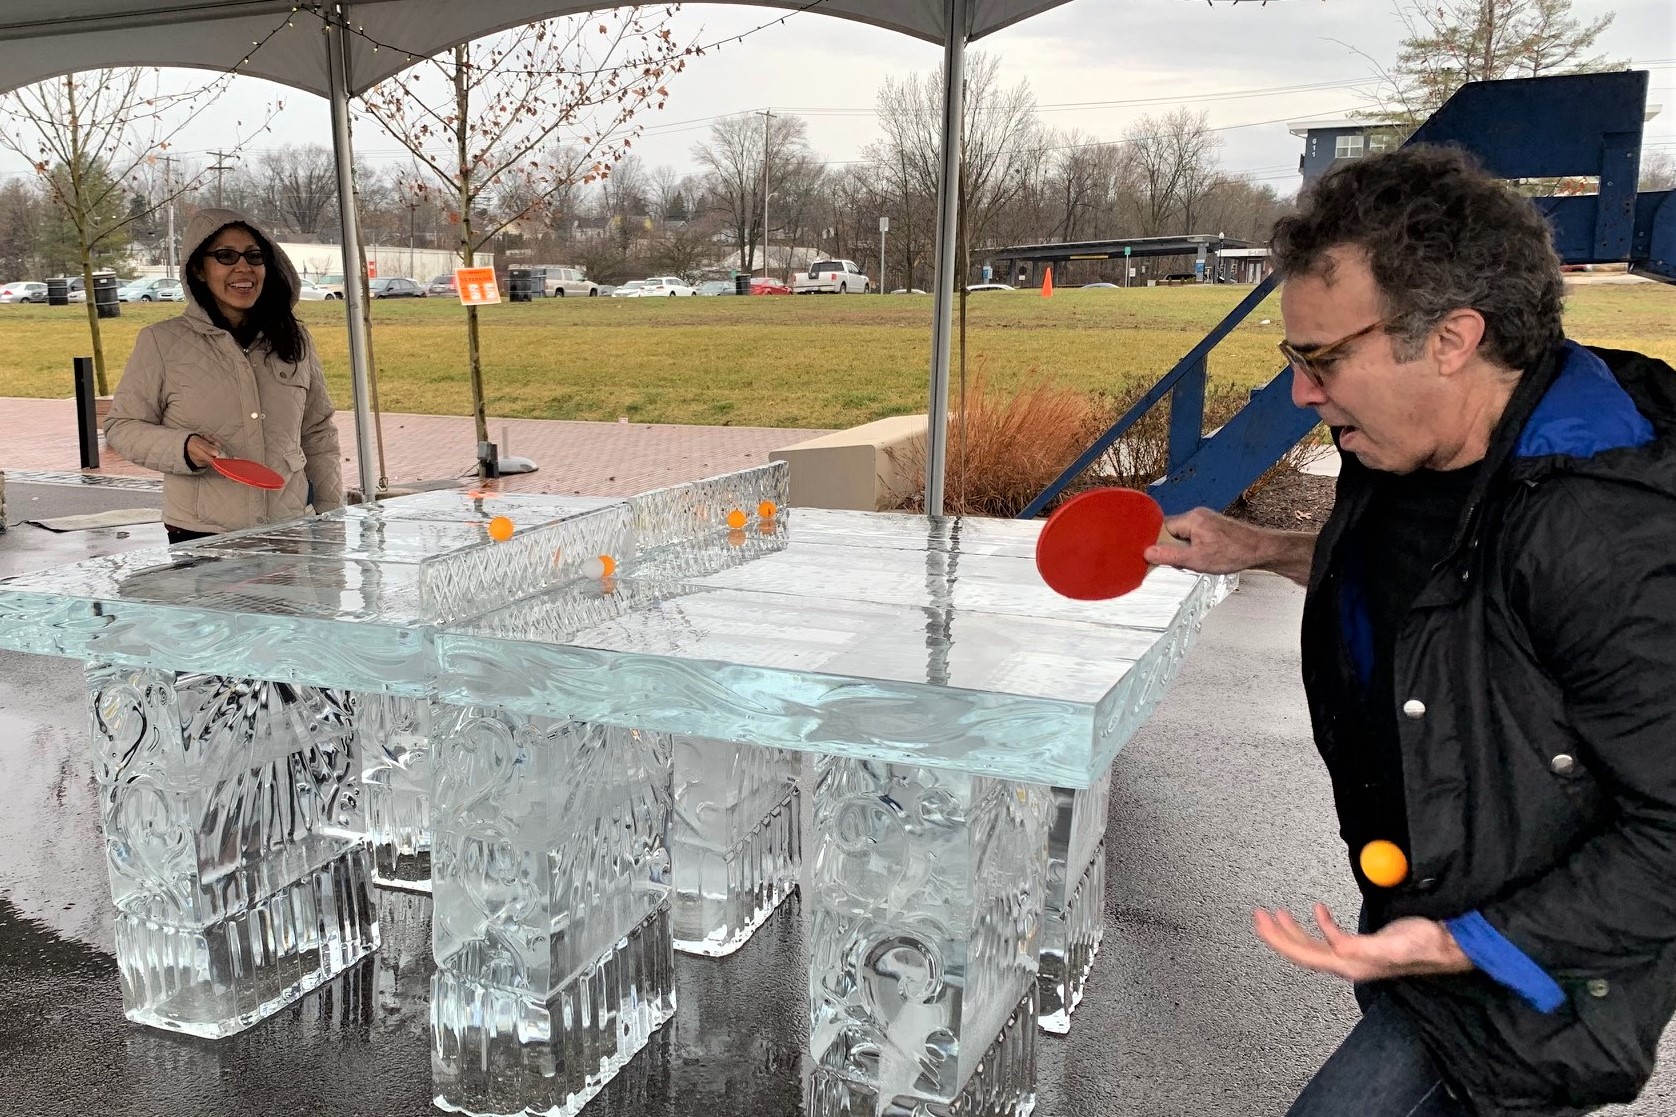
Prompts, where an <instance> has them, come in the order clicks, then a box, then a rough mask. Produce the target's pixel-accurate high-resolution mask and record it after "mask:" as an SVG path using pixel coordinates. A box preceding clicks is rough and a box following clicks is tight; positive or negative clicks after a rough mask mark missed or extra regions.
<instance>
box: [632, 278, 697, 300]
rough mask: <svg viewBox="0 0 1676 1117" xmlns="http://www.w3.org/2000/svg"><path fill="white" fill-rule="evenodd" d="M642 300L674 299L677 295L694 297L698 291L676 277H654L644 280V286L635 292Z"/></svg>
mask: <svg viewBox="0 0 1676 1117" xmlns="http://www.w3.org/2000/svg"><path fill="white" fill-rule="evenodd" d="M637 294H638V296H639V297H640V298H643V299H652V298H663V297H665V296H668V297H669V298H675V297H676V296H677V295H680V296H683V297H684V296H687V295H696V294H698V291H697V290H696V289H694V288H693V287H691V286H689V285H688V283H687V281H686V280H684V279H682V278H681V277H680V276H678V275H654V276H652V277H651V278H650V279H648V280H646V285H645V286H644V287H642V288H640V290H639V291H638V292H637Z"/></svg>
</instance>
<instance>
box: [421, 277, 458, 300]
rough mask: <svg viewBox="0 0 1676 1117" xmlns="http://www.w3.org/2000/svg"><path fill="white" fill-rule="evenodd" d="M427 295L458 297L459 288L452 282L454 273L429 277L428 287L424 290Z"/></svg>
mask: <svg viewBox="0 0 1676 1117" xmlns="http://www.w3.org/2000/svg"><path fill="white" fill-rule="evenodd" d="M425 293H426V294H427V295H458V294H459V293H460V288H459V286H458V284H456V283H455V281H454V273H453V272H449V273H448V274H447V275H436V276H432V277H431V282H430V286H428V287H426V288H425Z"/></svg>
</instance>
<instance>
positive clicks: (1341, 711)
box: [1302, 343, 1676, 1117]
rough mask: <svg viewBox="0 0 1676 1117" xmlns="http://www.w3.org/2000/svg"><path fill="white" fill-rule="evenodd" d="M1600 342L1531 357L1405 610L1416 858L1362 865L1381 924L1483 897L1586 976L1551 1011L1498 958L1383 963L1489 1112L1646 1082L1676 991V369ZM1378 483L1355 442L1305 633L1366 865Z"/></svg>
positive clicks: (1546, 954)
mask: <svg viewBox="0 0 1676 1117" xmlns="http://www.w3.org/2000/svg"><path fill="white" fill-rule="evenodd" d="M1589 352H1590V351H1588V350H1583V349H1582V348H1581V347H1579V346H1575V345H1573V344H1572V343H1566V344H1565V345H1562V346H1560V347H1558V348H1556V349H1555V350H1554V351H1552V352H1551V353H1549V354H1548V355H1547V357H1545V358H1544V359H1543V360H1542V361H1541V362H1539V363H1538V365H1537V366H1536V367H1535V368H1532V369H1529V370H1527V371H1526V373H1525V374H1524V376H1523V377H1522V378H1521V382H1520V384H1519V386H1518V387H1517V389H1516V390H1515V392H1514V395H1513V397H1512V400H1511V401H1510V403H1509V405H1508V408H1507V411H1506V412H1505V413H1504V415H1503V417H1502V420H1501V422H1500V423H1499V424H1498V426H1497V429H1496V432H1495V434H1494V435H1493V437H1492V440H1491V444H1490V448H1489V452H1488V455H1487V457H1486V459H1485V462H1484V467H1483V470H1482V472H1481V474H1480V476H1479V478H1478V480H1477V483H1476V486H1475V488H1474V490H1473V492H1472V494H1471V495H1470V496H1469V497H1468V499H1467V502H1466V506H1465V508H1464V510H1463V512H1462V515H1461V520H1460V523H1459V526H1458V529H1457V531H1456V533H1455V537H1454V541H1453V543H1452V544H1451V546H1450V549H1449V551H1448V554H1447V555H1446V557H1445V558H1444V559H1443V560H1442V561H1441V562H1439V563H1438V564H1437V565H1436V566H1435V567H1434V568H1433V570H1432V573H1431V577H1430V579H1429V581H1428V582H1427V584H1426V586H1425V588H1424V589H1423V590H1422V591H1421V592H1420V595H1419V597H1418V598H1417V599H1416V601H1415V602H1414V604H1413V606H1412V607H1411V608H1410V609H1409V611H1408V613H1407V614H1406V615H1405V617H1404V618H1403V620H1402V622H1401V624H1400V626H1399V629H1398V634H1397V642H1396V648H1395V654H1394V656H1393V659H1392V662H1393V664H1394V669H1395V683H1396V686H1395V692H1394V693H1395V701H1394V708H1393V709H1390V710H1388V711H1385V712H1384V716H1388V717H1390V718H1391V719H1392V721H1393V722H1394V724H1395V725H1396V726H1397V733H1398V738H1399V741H1400V745H1401V753H1402V762H1403V790H1404V795H1405V800H1406V810H1407V819H1408V830H1409V836H1410V845H1411V847H1412V848H1411V849H1410V851H1409V854H1410V864H1411V871H1410V873H1409V877H1408V880H1407V881H1406V882H1405V883H1404V884H1402V885H1399V886H1397V887H1396V888H1395V889H1378V888H1374V887H1373V886H1372V885H1370V884H1368V882H1367V881H1365V880H1361V878H1360V877H1358V879H1359V880H1361V884H1362V887H1363V889H1364V892H1365V894H1366V895H1367V896H1368V899H1369V901H1370V904H1369V910H1370V912H1377V913H1378V917H1379V919H1380V921H1384V920H1389V919H1395V918H1398V917H1401V916H1406V915H1416V916H1424V917H1428V918H1432V919H1443V920H1447V919H1451V918H1454V917H1460V916H1463V915H1465V914H1467V913H1470V912H1477V913H1479V914H1481V915H1482V917H1483V918H1484V919H1485V920H1487V921H1488V924H1489V925H1490V927H1492V928H1493V929H1494V931H1495V932H1499V934H1500V935H1501V936H1503V937H1504V938H1505V940H1506V941H1507V943H1510V944H1511V946H1512V947H1514V948H1516V950H1517V951H1518V952H1522V953H1523V955H1524V956H1526V957H1527V958H1528V959H1529V960H1531V961H1533V962H1535V963H1536V965H1537V966H1539V967H1541V969H1542V970H1543V971H1546V973H1547V974H1548V975H1549V976H1550V977H1552V978H1553V980H1554V981H1555V982H1557V983H1558V985H1559V988H1560V990H1563V992H1564V998H1563V1002H1562V1003H1560V1004H1559V1007H1558V1008H1557V1009H1556V1010H1555V1011H1552V1012H1546V1013H1545V1012H1542V1011H1539V1010H1538V1009H1536V1008H1534V1007H1532V1006H1531V1004H1530V1003H1528V1002H1527V1000H1526V999H1524V998H1523V997H1521V996H1520V995H1519V994H1518V993H1516V992H1514V991H1513V990H1512V989H1511V988H1508V987H1506V986H1504V985H1501V984H1498V983H1497V982H1496V981H1495V980H1493V979H1491V978H1490V977H1489V976H1488V975H1487V974H1486V973H1484V972H1482V971H1481V970H1475V971H1474V972H1473V973H1470V974H1463V975H1453V976H1447V977H1427V978H1403V979H1398V980H1395V981H1390V982H1386V983H1383V988H1384V990H1385V991H1386V992H1388V993H1390V994H1391V995H1392V996H1393V997H1394V998H1395V999H1396V1001H1397V1002H1398V1004H1400V1005H1401V1006H1402V1007H1403V1008H1404V1009H1406V1010H1407V1012H1408V1014H1409V1015H1410V1016H1411V1017H1412V1019H1413V1021H1414V1023H1415V1025H1416V1026H1417V1028H1418V1029H1419V1031H1420V1034H1421V1035H1422V1036H1423V1037H1424V1038H1425V1041H1426V1043H1427V1046H1428V1047H1429V1049H1430V1050H1431V1051H1432V1053H1433V1055H1434V1056H1435V1057H1436V1058H1437V1060H1438V1062H1439V1065H1440V1066H1441V1067H1442V1068H1443V1070H1444V1073H1445V1075H1446V1077H1447V1078H1448V1079H1449V1080H1450V1082H1451V1085H1452V1086H1454V1087H1455V1089H1456V1092H1457V1094H1459V1095H1460V1096H1462V1097H1463V1099H1464V1100H1466V1101H1467V1102H1468V1103H1469V1104H1470V1106H1471V1107H1472V1108H1473V1110H1474V1111H1475V1112H1476V1113H1478V1114H1480V1115H1482V1117H1501V1115H1513V1114H1529V1113H1532V1112H1541V1113H1565V1112H1574V1111H1578V1110H1582V1109H1587V1108H1591V1107H1594V1106H1597V1105H1601V1104H1604V1103H1608V1102H1618V1101H1628V1100H1630V1099H1631V1098H1633V1097H1634V1096H1635V1095H1636V1093H1637V1092H1638V1091H1639V1090H1640V1088H1641V1087H1642V1085H1643V1084H1644V1083H1645V1082H1646V1080H1647V1077H1648V1076H1649V1074H1651V1072H1652V1067H1653V1057H1654V1052H1655V1049H1656V1047H1657V1044H1658V1038H1659V1034H1660V1033H1661V1031H1662V1030H1663V1029H1664V1026H1665V1024H1666V1022H1667V1021H1668V1020H1669V1019H1670V1017H1671V1014H1672V1011H1673V1009H1676V372H1673V371H1672V369H1671V368H1670V366H1669V365H1667V364H1665V363H1664V362H1662V361H1658V360H1654V359H1652V358H1648V357H1644V356H1641V355H1639V354H1635V353H1628V352H1622V351H1615V350H1604V349H1599V350H1593V351H1592V352H1593V353H1594V354H1596V355H1597V356H1598V357H1599V358H1600V359H1601V360H1603V361H1604V362H1605V366H1606V367H1605V368H1602V367H1601V365H1600V363H1599V361H1596V360H1595V359H1593V358H1591V357H1590V356H1589ZM1608 369H1609V370H1610V372H1608V371H1607V370H1608ZM1562 373H1563V374H1562ZM1649 423H1650V428H1651V434H1650V435H1648V434H1647V430H1648V425H1649ZM1636 431H1640V432H1641V433H1640V434H1639V436H1637V435H1636V434H1635V433H1634V432H1636ZM1637 443H1639V445H1637ZM1372 480H1373V474H1372V473H1371V471H1369V470H1368V469H1366V468H1365V467H1363V466H1361V465H1360V464H1359V463H1358V462H1357V461H1356V460H1355V458H1354V457H1353V456H1351V455H1346V457H1345V460H1344V467H1343V471H1342V473H1341V475H1340V478H1339V483H1338V501H1337V505H1336V507H1335V509H1334V512H1333V515H1332V517H1331V519H1330V520H1329V521H1328V523H1327V525H1326V528H1325V529H1324V530H1323V531H1322V533H1321V537H1320V539H1319V540H1318V541H1317V544H1316V551H1315V560H1314V566H1313V569H1312V574H1311V580H1310V586H1309V590H1308V594H1307V596H1306V599H1305V606H1304V620H1303V639H1302V647H1303V670H1304V683H1305V688H1306V690H1307V692H1308V695H1309V703H1310V713H1311V718H1312V720H1313V723H1314V730H1315V739H1316V743H1317V746H1318V747H1319V748H1320V751H1321V755H1322V758H1323V759H1324V760H1325V761H1326V764H1327V767H1328V770H1329V771H1330V772H1331V774H1332V776H1333V786H1334V796H1335V799H1336V800H1337V803H1338V807H1339V816H1340V820H1341V832H1342V833H1343V836H1344V838H1345V840H1346V842H1347V844H1348V845H1349V848H1350V850H1351V853H1352V861H1353V862H1354V853H1355V851H1356V850H1359V849H1360V848H1361V845H1362V843H1363V842H1365V841H1366V840H1368V839H1369V838H1371V837H1375V836H1377V835H1372V834H1364V833H1359V832H1358V826H1359V825H1360V823H1359V822H1358V820H1359V819H1361V818H1363V817H1365V815H1366V812H1365V811H1363V810H1361V809H1360V806H1359V804H1358V800H1357V796H1358V795H1359V794H1363V793H1364V791H1363V790H1362V787H1361V785H1360V784H1359V783H1358V782H1357V781H1356V780H1354V779H1352V778H1351V777H1352V773H1355V772H1357V771H1358V770H1359V768H1358V766H1357V765H1356V764H1354V763H1352V762H1351V756H1352V752H1351V750H1354V749H1355V748H1357V747H1358V745H1359V744H1360V742H1358V741H1357V740H1355V739H1353V738H1354V737H1355V736H1356V734H1355V733H1354V731H1353V729H1352V726H1353V725H1354V717H1353V713H1352V709H1351V707H1350V704H1349V702H1348V701H1347V696H1346V694H1345V693H1344V688H1343V686H1342V685H1340V684H1339V682H1338V680H1341V679H1344V678H1347V677H1348V671H1347V663H1346V662H1345V659H1344V657H1345V656H1347V654H1348V653H1347V650H1346V642H1345V640H1344V638H1343V635H1342V632H1341V624H1340V612H1339V600H1340V597H1341V594H1342V593H1343V591H1344V585H1343V583H1344V581H1345V579H1346V578H1347V577H1350V576H1351V575H1350V574H1349V573H1348V568H1347V566H1346V560H1345V551H1346V550H1347V548H1346V546H1345V542H1346V539H1347V537H1348V534H1349V533H1350V532H1351V531H1352V530H1353V529H1354V527H1355V525H1356V522H1357V519H1358V517H1359V516H1360V515H1361V514H1362V512H1363V510H1364V509H1365V508H1366V507H1367V505H1368V500H1369V497H1370V492H1371V487H1372V486H1371V482H1372ZM1469 953H1470V951H1469ZM1556 999H1558V998H1557V996H1556Z"/></svg>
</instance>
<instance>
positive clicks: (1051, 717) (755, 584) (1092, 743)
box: [437, 509, 1228, 787]
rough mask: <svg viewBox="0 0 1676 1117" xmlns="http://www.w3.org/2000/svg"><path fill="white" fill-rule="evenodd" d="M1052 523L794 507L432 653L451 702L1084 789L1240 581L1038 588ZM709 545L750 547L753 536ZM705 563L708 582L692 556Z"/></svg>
mask: <svg viewBox="0 0 1676 1117" xmlns="http://www.w3.org/2000/svg"><path fill="white" fill-rule="evenodd" d="M1039 531H1040V523H1026V522H1019V521H1007V520H976V521H974V520H968V521H959V520H937V521H933V520H929V519H926V518H924V517H913V516H900V515H890V514H878V513H866V512H832V511H821V510H812V509H799V510H795V511H793V512H792V513H790V515H789V517H788V522H787V523H784V524H781V525H777V527H776V535H777V536H778V535H783V537H784V538H783V541H780V540H776V541H775V542H776V543H777V544H778V545H773V544H764V545H763V547H762V550H761V553H760V554H757V555H754V556H751V557H750V558H749V559H747V560H745V561H740V562H737V563H734V564H731V565H722V564H719V563H717V564H710V565H711V567H712V569H710V571H709V572H707V573H698V574H691V575H687V574H683V573H681V572H680V571H678V570H671V569H668V568H667V564H665V568H663V569H660V567H659V564H658V563H656V562H649V563H645V564H642V565H640V566H638V567H636V568H635V569H633V570H629V571H626V572H625V574H624V576H623V577H622V578H620V579H618V581H617V584H616V585H615V586H614V587H613V588H612V589H611V591H610V592H605V591H604V590H603V589H602V588H601V587H599V586H598V585H593V584H586V583H582V584H577V583H571V584H569V585H567V586H565V587H561V588H557V589H554V590H552V591H549V592H546V593H542V594H538V595H535V596H533V597H530V598H526V599H524V600H522V601H519V602H516V603H514V604H512V605H510V606H507V607H505V608H502V609H497V610H493V611H491V612H488V613H485V614H483V615H480V616H478V617H475V618H472V619H471V620H468V621H464V622H461V623H457V624H453V625H447V626H444V627H443V629H442V631H441V632H440V634H439V636H438V640H437V653H438V658H439V666H440V676H439V689H440V692H441V694H442V696H443V697H444V698H447V699H449V700H452V701H462V702H484V703H490V704H494V705H500V706H505V707H507V708H511V709H518V710H523V711H525V712H530V713H539V712H551V711H553V710H555V709H563V710H564V712H565V713H567V714H568V715H570V716H574V717H580V718H585V719H591V720H599V721H611V722H627V721H629V720H632V721H633V723H634V724H637V725H641V726H644V727H646V728H651V729H665V730H670V731H677V732H686V733H693V734H698V735H702V736H709V737H718V738H722V739H725V740H736V741H750V742H754V743H758V744H764V745H776V746H782V747H794V748H806V749H811V750H814V751H819V752H826V753H834V754H839V755H847V756H856V757H864V758H876V759H882V760H890V761H909V762H918V763H924V764H927V765H930V766H935V767H949V768H957V769H961V770H966V771H974V772H981V773H984V774H991V775H997V776H1004V777H1008V778H1013V779H1027V780H1030V781H1032V782H1052V783H1060V784H1063V785H1066V786H1073V787H1081V786H1087V785H1088V784H1089V783H1090V782H1092V780H1094V779H1095V778H1096V777H1097V776H1098V775H1099V774H1100V773H1101V772H1102V771H1104V770H1105V768H1106V767H1107V766H1108V765H1109V764H1110V763H1111V760H1112V758H1113V757H1114V756H1115V755H1116V753H1117V750H1118V749H1119V748H1120V747H1121V746H1122V745H1123V743H1124V742H1125V741H1127V740H1128V738H1129V737H1130V736H1131V735H1132V734H1133V733H1134V731H1135V729H1136V728H1138V727H1139V725H1140V724H1141V723H1142V721H1144V719H1145V717H1146V715H1147V714H1148V713H1149V712H1150V711H1151V708H1152V706H1153V705H1154V704H1155V703H1156V702H1157V700H1158V698H1159V697H1160V696H1161V694H1162V691H1163V688H1164V685H1165V684H1166V683H1167V682H1168V680H1169V678H1170V677H1171V676H1172V675H1173V674H1174V672H1175V669H1176V667H1177V666H1178V665H1179V663H1180V661H1181V658H1182V657H1183V656H1184V655H1185V654H1186V650H1187V647H1188V645H1189V643H1190V642H1191V639H1192V636H1193V634H1194V632H1195V631H1196V629H1197V627H1198V624H1199V622H1200V620H1201V619H1202V618H1203V615H1204V613H1205V612H1206V610H1208V609H1209V608H1210V606H1211V605H1213V604H1214V603H1215V602H1216V601H1217V600H1219V599H1220V597H1221V596H1222V595H1223V594H1224V593H1225V592H1226V591H1227V585H1228V584H1227V582H1226V581H1225V580H1223V579H1211V578H1201V577H1197V576H1193V575H1188V574H1184V573H1181V572H1179V571H1174V570H1164V569H1160V570H1155V571H1153V572H1152V574H1151V575H1149V577H1148V578H1147V580H1146V582H1145V584H1144V585H1143V586H1142V587H1141V588H1140V589H1139V590H1137V591H1136V592H1135V593H1133V594H1131V595H1129V596H1128V597H1125V598H1122V599H1119V600H1116V601H1109V602H1101V603H1087V602H1072V601H1068V600H1066V599H1064V598H1061V597H1059V596H1058V595H1056V594H1054V593H1053V592H1052V591H1051V590H1049V589H1048V588H1047V587H1046V586H1045V585H1043V584H1042V581H1041V578H1040V576H1039V575H1038V574H1037V573H1036V570H1035V563H1034V559H1033V557H1032V556H1033V554H1034V548H1035V539H1036V536H1037V534H1038V533H1039ZM734 536H735V537H734V538H732V539H728V538H726V537H724V536H720V535H717V536H711V537H708V538H707V539H705V540H704V541H702V542H700V543H697V544H695V547H694V549H702V548H705V547H714V548H718V549H720V548H734V549H738V548H741V547H746V546H750V545H754V544H756V543H757V540H756V538H754V537H753V536H752V535H751V533H734ZM687 557H688V560H689V562H690V564H691V565H692V566H693V567H695V568H698V569H703V568H704V566H705V565H706V564H704V563H702V562H698V561H696V559H695V558H694V557H693V556H692V555H691V554H690V553H689V555H688V556H687Z"/></svg>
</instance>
